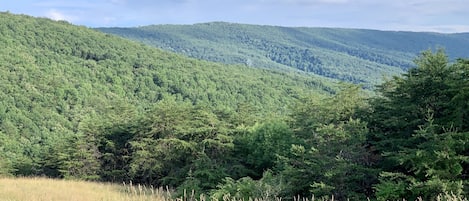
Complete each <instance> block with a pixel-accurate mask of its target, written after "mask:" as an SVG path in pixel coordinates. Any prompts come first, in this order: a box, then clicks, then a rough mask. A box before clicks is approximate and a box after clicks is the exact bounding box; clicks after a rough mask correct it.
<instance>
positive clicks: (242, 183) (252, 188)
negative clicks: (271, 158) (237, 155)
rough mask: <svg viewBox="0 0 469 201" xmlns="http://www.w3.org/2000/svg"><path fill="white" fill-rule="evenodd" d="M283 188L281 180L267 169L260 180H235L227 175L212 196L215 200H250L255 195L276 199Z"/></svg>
mask: <svg viewBox="0 0 469 201" xmlns="http://www.w3.org/2000/svg"><path fill="white" fill-rule="evenodd" d="M282 188H283V186H282V183H281V181H279V180H278V178H276V177H275V176H274V175H273V174H272V172H271V171H266V172H264V174H263V176H262V179H260V180H253V179H251V178H250V177H243V178H240V179H238V180H234V179H232V178H230V177H227V178H225V179H223V182H222V183H221V184H219V185H217V188H216V189H215V190H213V191H212V192H211V196H210V197H211V199H214V200H226V199H230V200H231V199H236V200H250V199H251V198H253V197H256V198H259V199H263V200H275V199H277V198H279V195H280V193H281V190H282Z"/></svg>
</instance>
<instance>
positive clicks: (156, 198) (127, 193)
mask: <svg viewBox="0 0 469 201" xmlns="http://www.w3.org/2000/svg"><path fill="white" fill-rule="evenodd" d="M170 197H171V193H170V192H169V191H168V190H164V189H162V188H160V189H152V188H147V187H144V186H139V185H132V184H121V185H119V184H109V183H96V182H87V181H71V180H58V179H47V178H0V201H197V200H199V201H205V200H210V199H208V198H205V197H197V198H195V197H193V196H191V194H190V193H187V195H185V196H184V197H181V198H177V199H171V198H170ZM223 200H224V201H237V200H236V199H233V198H230V197H229V196H226V197H225V199H223ZM250 200H253V201H264V199H250ZM277 200H282V199H277ZM293 200H294V201H314V200H315V199H314V197H313V198H309V199H308V198H294V199H293ZM330 200H334V197H331V199H330ZM437 200H438V201H467V198H462V197H456V196H452V195H448V194H447V195H442V196H440V197H439V198H438V199H437ZM418 201H422V200H421V199H418Z"/></svg>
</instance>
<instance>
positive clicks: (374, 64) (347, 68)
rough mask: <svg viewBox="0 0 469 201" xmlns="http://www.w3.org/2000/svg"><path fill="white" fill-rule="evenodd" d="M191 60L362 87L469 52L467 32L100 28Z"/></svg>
mask: <svg viewBox="0 0 469 201" xmlns="http://www.w3.org/2000/svg"><path fill="white" fill-rule="evenodd" d="M98 30H100V31H102V32H105V33H110V34H116V35H119V36H122V37H125V38H129V39H131V40H136V41H140V42H143V43H145V44H149V45H152V46H155V47H159V48H162V49H165V50H169V51H174V52H177V53H181V54H184V55H187V56H190V57H194V58H198V59H204V60H209V61H216V62H222V63H227V64H243V65H247V66H254V67H259V68H268V69H272V68H274V69H281V70H283V71H298V70H299V71H303V72H307V73H308V74H310V75H312V76H316V75H319V77H327V78H333V79H338V80H341V81H346V82H352V83H362V84H364V85H365V86H366V87H367V88H373V87H374V85H375V84H378V83H381V81H382V78H383V76H392V75H397V74H400V73H403V72H404V71H405V70H407V69H409V68H410V67H413V66H415V65H414V63H413V62H412V59H414V58H415V57H416V56H417V55H418V54H419V53H420V51H421V50H423V49H428V48H437V47H445V48H446V49H447V51H448V52H450V53H451V59H455V58H458V57H464V56H467V55H468V54H469V51H468V50H467V48H465V47H466V46H467V45H468V40H467V36H466V35H464V34H437V33H418V32H391V31H376V30H358V29H339V28H304V27H296V28H293V27H292V28H290V27H278V26H260V25H247V24H236V23H224V22H211V23H200V24H194V25H152V26H144V27H135V28H98Z"/></svg>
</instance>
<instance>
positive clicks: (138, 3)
mask: <svg viewBox="0 0 469 201" xmlns="http://www.w3.org/2000/svg"><path fill="white" fill-rule="evenodd" d="M0 11H9V12H11V13H16V14H27V15H32V16H38V17H48V18H51V19H55V20H66V21H69V22H71V23H73V24H77V25H84V26H88V27H109V26H120V27H132V26H144V25H150V24H194V23H200V22H211V21H226V22H236V23H247V24H263V25H279V26H306V27H342V28H365V29H379V30H404V31H432V32H446V33H448V32H451V33H452V32H469V0H3V1H0Z"/></svg>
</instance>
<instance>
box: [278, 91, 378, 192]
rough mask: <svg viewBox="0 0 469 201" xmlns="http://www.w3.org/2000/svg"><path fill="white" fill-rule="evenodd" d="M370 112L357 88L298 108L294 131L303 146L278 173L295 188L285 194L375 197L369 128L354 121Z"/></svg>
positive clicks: (285, 159)
mask: <svg viewBox="0 0 469 201" xmlns="http://www.w3.org/2000/svg"><path fill="white" fill-rule="evenodd" d="M366 107H367V105H366V102H365V99H364V97H363V94H360V90H359V88H358V87H356V86H348V87H347V88H346V89H344V90H343V91H341V92H340V93H338V94H336V95H335V96H333V97H329V98H325V99H322V100H318V99H317V98H315V97H311V98H308V99H306V100H304V101H301V102H299V103H298V104H297V106H296V107H295V108H294V112H293V114H292V119H293V121H292V126H293V128H294V130H295V134H296V136H297V138H298V139H301V141H300V142H299V143H300V144H298V145H293V146H292V147H291V151H290V154H291V155H290V156H288V157H283V164H282V165H281V166H283V167H282V168H283V170H282V171H281V172H280V173H279V174H280V175H282V176H283V178H285V181H286V182H287V186H289V188H291V189H288V188H287V189H286V194H287V195H293V196H294V195H302V196H308V195H309V194H311V193H312V194H314V195H316V196H318V197H329V196H330V195H331V194H332V195H334V196H335V197H336V198H338V199H346V198H350V199H352V198H353V199H363V198H364V195H371V185H372V184H373V182H374V181H373V180H374V179H375V174H376V171H375V170H373V169H371V167H369V166H368V165H367V164H368V161H367V160H366V159H365V158H364V157H365V156H366V155H367V153H366V150H365V148H364V144H365V139H366V138H365V137H366V134H367V132H368V129H367V127H366V122H363V121H361V120H359V119H356V118H355V117H354V115H355V113H356V111H357V110H363V109H364V108H366ZM350 183H353V184H354V186H351V185H349V184H350Z"/></svg>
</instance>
